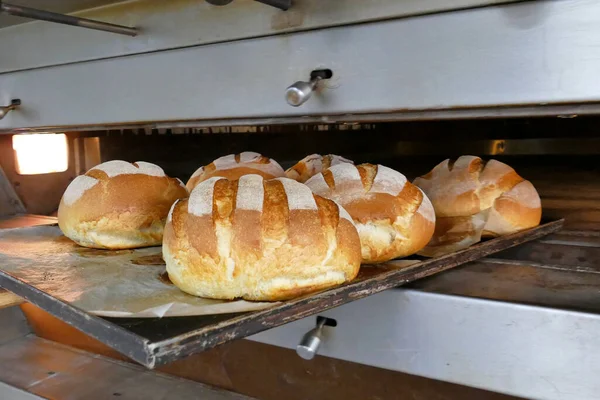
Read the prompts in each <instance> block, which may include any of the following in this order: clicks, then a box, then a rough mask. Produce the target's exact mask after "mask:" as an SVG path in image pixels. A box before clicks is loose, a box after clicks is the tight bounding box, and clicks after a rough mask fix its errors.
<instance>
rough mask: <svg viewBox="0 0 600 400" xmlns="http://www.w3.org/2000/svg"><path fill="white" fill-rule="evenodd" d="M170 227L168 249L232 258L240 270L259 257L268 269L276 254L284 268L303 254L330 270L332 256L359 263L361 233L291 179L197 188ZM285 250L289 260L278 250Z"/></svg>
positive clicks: (217, 181)
mask: <svg viewBox="0 0 600 400" xmlns="http://www.w3.org/2000/svg"><path fill="white" fill-rule="evenodd" d="M168 221H169V222H170V223H171V225H172V227H169V228H168V232H170V233H169V234H168V235H166V236H165V244H166V245H167V246H168V247H169V249H170V251H171V252H173V251H177V250H178V247H179V250H181V249H183V248H185V245H181V243H184V242H189V244H190V245H191V246H192V247H193V248H194V249H195V250H196V252H197V253H194V254H200V255H204V256H209V257H211V258H214V259H220V258H221V257H225V258H232V259H234V262H235V263H236V265H238V264H240V263H242V264H252V263H253V262H256V261H258V260H259V259H260V258H261V257H264V258H262V260H263V263H264V264H265V265H267V264H269V262H271V263H272V262H274V261H273V260H271V258H273V257H275V256H274V254H277V256H276V258H277V263H278V264H283V265H286V268H288V266H289V267H290V268H292V266H293V265H294V259H293V257H294V254H295V256H296V257H298V256H299V254H302V256H301V257H302V262H307V261H308V260H310V259H313V258H314V260H313V261H312V263H313V264H314V265H326V264H327V263H328V262H329V261H330V258H331V257H333V256H334V253H333V252H342V253H344V254H346V256H344V258H347V257H349V258H350V259H354V262H358V263H359V262H360V243H359V241H358V233H357V232H356V228H355V227H354V224H353V222H352V219H351V218H350V216H349V215H348V213H347V212H346V211H345V210H344V209H343V208H342V207H341V206H338V205H337V204H336V203H335V202H334V201H331V200H328V199H325V198H322V197H320V196H318V195H315V194H314V193H313V192H311V190H310V189H309V188H308V187H306V186H305V185H303V184H301V183H298V182H296V181H294V180H291V179H288V178H276V179H271V180H264V179H263V177H262V176H260V175H244V176H242V177H240V179H239V180H236V181H230V180H228V179H226V178H222V177H212V178H210V179H208V180H206V181H204V182H201V183H200V184H198V186H196V188H195V189H194V190H193V191H192V193H191V195H190V197H189V199H184V200H180V201H178V202H177V203H176V204H174V205H173V207H172V209H171V211H170V212H169V216H168ZM167 226H169V225H167ZM178 243H179V244H178ZM286 246H287V248H288V249H289V254H287V253H285V252H284V253H281V252H280V250H278V249H283V248H286ZM294 248H296V249H297V250H293V249H294ZM302 249H303V250H302ZM186 253H187V254H189V251H187V250H186ZM329 253H331V254H329ZM338 256H339V254H338ZM338 256H336V257H338ZM288 258H289V259H288ZM288 264H289V265H288ZM309 264H310V262H309ZM265 273H266V272H265ZM270 273H276V271H271V272H269V274H270Z"/></svg>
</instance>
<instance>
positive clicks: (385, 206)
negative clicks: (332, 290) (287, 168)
mask: <svg viewBox="0 0 600 400" xmlns="http://www.w3.org/2000/svg"><path fill="white" fill-rule="evenodd" d="M306 185H307V186H308V187H310V188H311V189H312V191H313V192H314V193H316V194H318V195H320V196H323V197H327V198H330V199H333V200H335V201H336V202H338V203H339V204H340V205H342V206H343V207H344V208H345V209H346V210H347V211H348V213H349V214H350V215H351V216H352V219H353V220H354V223H355V225H356V227H357V229H358V233H359V235H360V241H361V249H362V261H363V262H365V263H371V262H383V261H387V260H391V259H392V258H397V257H405V256H408V255H410V254H414V253H416V252H417V251H418V250H420V249H421V248H422V247H423V246H425V245H426V244H427V242H429V239H431V236H432V234H433V230H434V228H435V214H434V212H433V207H432V205H431V203H430V202H429V199H427V196H425V195H424V194H423V192H422V191H421V190H420V189H419V188H418V187H416V186H414V185H413V184H411V183H410V182H407V181H406V178H405V177H404V175H402V174H401V173H400V172H397V171H394V170H393V169H390V168H387V167H384V166H382V165H372V164H361V165H358V166H355V165H353V164H348V163H342V164H338V165H335V166H333V167H331V168H329V169H328V170H326V171H324V172H323V173H321V174H317V175H315V176H313V177H312V178H310V179H309V180H308V181H307V182H306Z"/></svg>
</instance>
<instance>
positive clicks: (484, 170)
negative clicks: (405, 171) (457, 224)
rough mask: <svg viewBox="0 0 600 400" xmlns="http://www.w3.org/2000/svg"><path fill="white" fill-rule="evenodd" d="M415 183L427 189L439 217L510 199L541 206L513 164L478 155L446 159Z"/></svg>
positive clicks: (467, 212)
mask: <svg viewBox="0 0 600 400" xmlns="http://www.w3.org/2000/svg"><path fill="white" fill-rule="evenodd" d="M525 182H526V183H525ZM414 183H415V185H417V186H419V187H420V188H421V189H423V191H425V193H426V194H427V196H428V197H429V199H430V200H431V202H432V203H433V207H434V209H435V213H436V215H437V216H438V217H462V216H469V215H474V214H477V213H479V212H481V211H483V210H487V209H490V208H492V207H493V206H495V207H502V206H503V205H504V206H506V203H507V202H511V201H510V200H511V199H512V202H511V203H515V201H516V202H517V203H519V204H520V205H521V206H522V207H525V208H529V209H539V208H540V207H541V202H540V197H539V195H538V193H537V191H536V190H535V188H534V187H533V185H531V183H529V182H528V181H526V180H525V179H523V178H522V177H521V176H519V175H518V174H517V173H516V171H515V170H514V169H513V168H511V167H510V166H508V165H506V164H504V163H502V162H500V161H496V160H489V161H488V162H487V163H486V162H484V161H483V160H482V159H481V158H479V157H475V156H461V157H459V158H458V159H457V160H456V161H451V160H450V159H447V160H444V161H442V162H441V163H439V164H438V165H437V166H435V167H434V168H433V169H432V170H431V171H430V172H429V173H427V174H426V175H424V176H422V177H419V178H416V179H415V181H414Z"/></svg>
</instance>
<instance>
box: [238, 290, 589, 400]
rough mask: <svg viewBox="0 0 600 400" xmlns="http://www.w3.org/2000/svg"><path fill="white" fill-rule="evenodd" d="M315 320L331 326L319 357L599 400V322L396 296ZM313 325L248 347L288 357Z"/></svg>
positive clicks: (530, 394) (429, 296) (553, 398)
mask: <svg viewBox="0 0 600 400" xmlns="http://www.w3.org/2000/svg"><path fill="white" fill-rule="evenodd" d="M320 315H323V316H325V317H328V318H333V319H335V320H336V321H337V323H338V325H337V327H335V328H331V327H324V332H325V335H326V339H325V340H324V342H323V345H322V347H321V350H320V354H322V355H323V356H327V357H333V358H339V359H342V360H347V361H352V362H357V363H361V364H367V365H371V366H376V367H380V368H385V369H390V370H394V371H400V372H405V373H409V374H413V375H419V376H425V377H428V378H433V379H439V380H443V381H447V382H453V383H458V384H461V385H466V386H472V387H478V388H485V389H486V390H490V391H494V392H500V393H506V394H511V395H514V396H519V397H524V398H528V399H547V400H597V399H598V398H600V381H599V380H598V379H597V377H598V373H599V372H600V336H599V335H598V334H597V333H598V331H599V330H600V315H597V314H588V313H581V312H573V311H564V310H556V309H551V308H543V307H535V306H527V305H521V304H511V303H505V302H497V301H490V300H482V299H474V298H468V297H458V296H450V295H443V294H438V293H425V292H420V291H417V290H414V289H394V290H389V291H387V292H383V293H380V294H377V295H375V296H371V297H369V298H366V299H363V300H361V301H356V302H353V303H349V304H346V305H343V306H340V307H338V308H335V309H332V310H328V311H325V312H323V313H321V314H320ZM314 324H315V317H310V318H305V319H302V320H299V321H296V322H293V323H290V324H287V325H284V326H282V327H279V328H275V329H271V330H269V331H265V332H262V333H259V334H257V335H254V336H251V337H250V339H251V340H256V341H259V342H263V343H268V344H273V345H277V346H282V347H286V348H290V349H293V348H295V346H296V345H297V343H298V341H299V340H300V338H301V337H302V335H303V334H304V333H305V332H306V331H307V330H309V329H311V328H312V327H314ZM373 327H377V329H373Z"/></svg>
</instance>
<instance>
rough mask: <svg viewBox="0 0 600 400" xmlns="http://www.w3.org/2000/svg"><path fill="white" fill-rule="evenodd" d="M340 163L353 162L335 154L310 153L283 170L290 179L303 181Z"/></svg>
mask: <svg viewBox="0 0 600 400" xmlns="http://www.w3.org/2000/svg"><path fill="white" fill-rule="evenodd" d="M342 163H350V164H354V162H353V161H350V160H348V159H345V158H344V157H340V156H336V155H335V154H328V155H326V156H322V155H320V154H311V155H310V156H306V157H304V158H303V159H302V160H300V161H298V162H297V163H296V165H294V166H293V167H291V168H289V169H288V170H287V171H285V175H286V176H287V177H288V178H290V179H294V180H296V181H298V182H302V183H304V182H306V181H307V180H308V179H309V178H311V177H312V176H314V175H316V174H318V173H320V172H323V171H325V170H327V169H329V168H330V167H333V166H334V165H337V164H342Z"/></svg>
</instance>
